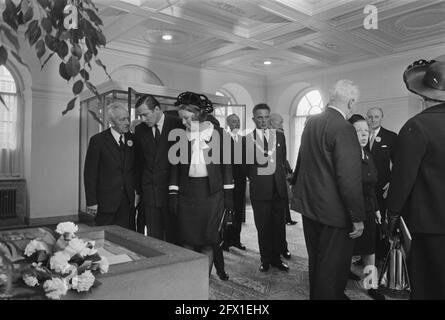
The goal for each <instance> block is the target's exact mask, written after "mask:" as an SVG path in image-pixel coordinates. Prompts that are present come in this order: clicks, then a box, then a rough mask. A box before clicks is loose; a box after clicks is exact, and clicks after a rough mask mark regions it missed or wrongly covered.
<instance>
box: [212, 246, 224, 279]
mask: <svg viewBox="0 0 445 320" xmlns="http://www.w3.org/2000/svg"><path fill="white" fill-rule="evenodd" d="M212 249H213V264H214V265H215V269H216V271H217V272H220V273H221V272H223V271H224V256H223V250H222V248H221V246H220V245H214V246H212Z"/></svg>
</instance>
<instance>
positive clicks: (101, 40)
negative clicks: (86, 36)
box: [96, 31, 107, 47]
mask: <svg viewBox="0 0 445 320" xmlns="http://www.w3.org/2000/svg"><path fill="white" fill-rule="evenodd" d="M96 35H97V42H98V43H99V44H100V45H101V46H104V47H105V45H106V44H107V38H105V35H104V34H103V33H102V32H101V31H96Z"/></svg>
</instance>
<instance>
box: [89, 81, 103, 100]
mask: <svg viewBox="0 0 445 320" xmlns="http://www.w3.org/2000/svg"><path fill="white" fill-rule="evenodd" d="M85 85H86V86H87V88H88V89H89V90H90V91H91V92H92V93H94V95H95V96H96V98H97V99H98V100H99V101H100V102H102V98H101V96H100V94H99V92H98V91H97V88H96V87H95V86H94V85H93V84H92V83H91V82H89V81H85Z"/></svg>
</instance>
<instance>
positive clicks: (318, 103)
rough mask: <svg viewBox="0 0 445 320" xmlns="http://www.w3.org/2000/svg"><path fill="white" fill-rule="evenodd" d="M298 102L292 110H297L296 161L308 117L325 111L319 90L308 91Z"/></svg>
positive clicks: (295, 118)
mask: <svg viewBox="0 0 445 320" xmlns="http://www.w3.org/2000/svg"><path fill="white" fill-rule="evenodd" d="M296 103H298V105H297V107H296V109H295V108H292V110H296V111H295V114H294V133H295V134H294V137H295V140H294V157H295V158H294V159H293V162H294V163H295V162H296V160H297V156H298V151H299V150H300V144H301V135H302V134H303V129H304V126H305V124H306V120H307V118H308V117H309V116H311V115H314V114H318V113H321V112H322V111H323V100H322V98H321V94H320V91H318V90H311V91H309V92H307V93H306V94H305V95H304V96H303V97H302V98H301V99H300V100H297V101H296Z"/></svg>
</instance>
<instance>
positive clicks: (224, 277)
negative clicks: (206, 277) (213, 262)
mask: <svg viewBox="0 0 445 320" xmlns="http://www.w3.org/2000/svg"><path fill="white" fill-rule="evenodd" d="M216 274H217V275H218V277H219V278H220V279H221V280H222V281H227V280H229V275H228V274H227V273H226V272H225V271H224V270H223V271H221V272H219V271H216Z"/></svg>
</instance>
